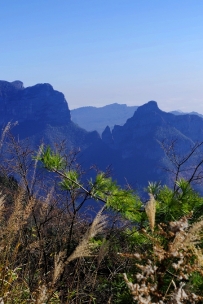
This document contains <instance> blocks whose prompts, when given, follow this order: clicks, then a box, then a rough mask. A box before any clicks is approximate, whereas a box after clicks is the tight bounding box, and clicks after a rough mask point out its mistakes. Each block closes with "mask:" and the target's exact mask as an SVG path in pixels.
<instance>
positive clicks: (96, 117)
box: [70, 103, 203, 135]
mask: <svg viewBox="0 0 203 304" xmlns="http://www.w3.org/2000/svg"><path fill="white" fill-rule="evenodd" d="M137 108H138V106H128V105H126V104H118V103H113V104H109V105H106V106H104V107H92V106H88V107H81V108H77V109H73V110H70V112H71V119H72V121H73V122H75V123H76V124H77V125H79V126H80V127H81V128H84V129H85V130H87V131H93V130H96V131H97V132H98V133H99V134H100V135H101V134H102V132H103V131H104V129H105V128H106V126H109V128H110V129H111V130H112V129H113V127H114V126H115V125H120V126H123V125H124V124H125V122H126V121H127V119H128V118H131V117H132V116H133V114H134V112H135V111H136V110H137ZM169 113H172V114H174V115H185V114H191V115H198V116H200V117H203V115H202V114H199V113H197V112H190V113H184V112H182V111H179V110H176V111H171V112H169Z"/></svg>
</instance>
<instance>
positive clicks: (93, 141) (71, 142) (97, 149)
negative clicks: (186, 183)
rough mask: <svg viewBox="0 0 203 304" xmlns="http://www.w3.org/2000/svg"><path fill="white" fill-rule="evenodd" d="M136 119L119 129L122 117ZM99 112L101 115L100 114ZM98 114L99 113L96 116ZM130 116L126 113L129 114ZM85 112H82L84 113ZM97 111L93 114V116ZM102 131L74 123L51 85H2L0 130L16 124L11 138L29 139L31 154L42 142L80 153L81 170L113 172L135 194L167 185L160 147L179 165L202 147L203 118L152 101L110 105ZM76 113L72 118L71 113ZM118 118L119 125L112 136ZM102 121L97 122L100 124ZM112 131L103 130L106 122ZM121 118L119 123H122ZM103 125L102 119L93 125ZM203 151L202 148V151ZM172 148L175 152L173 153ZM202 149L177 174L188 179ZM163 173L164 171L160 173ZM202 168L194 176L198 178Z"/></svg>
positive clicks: (169, 178)
mask: <svg viewBox="0 0 203 304" xmlns="http://www.w3.org/2000/svg"><path fill="white" fill-rule="evenodd" d="M91 109H92V108H90V109H89V116H85V117H86V123H87V125H90V124H91V123H90V121H91V117H94V118H95V117H96V114H94V113H96V112H97V108H96V109H95V108H93V109H92V112H91ZM132 109H133V111H134V114H132V112H131V114H132V116H131V117H130V118H128V119H127V118H125V119H127V121H126V122H125V123H124V121H123V122H122V123H123V126H122V125H121V120H122V119H123V120H124V116H125V115H127V114H125V115H124V113H128V115H131V114H130V111H132ZM100 110H101V109H100ZM100 110H98V111H99V113H100ZM129 110H130V111H129ZM84 111H86V110H84ZM95 111H96V112H95ZM102 111H103V113H105V116H104V119H103V120H104V122H103V125H102V127H101V124H100V130H101V129H102V128H103V127H104V126H105V127H104V131H103V132H102V138H101V137H100V136H99V134H98V132H96V131H93V132H88V131H86V130H84V129H82V128H81V127H79V126H78V125H76V124H75V123H74V122H73V121H72V120H71V116H72V112H71V115H70V110H69V108H68V104H67V102H66V100H65V97H64V95H63V94H62V93H60V92H58V91H56V90H54V89H53V87H52V86H51V85H50V84H37V85H35V86H32V87H28V88H24V86H23V83H22V82H21V81H14V82H7V81H0V128H1V129H3V127H5V126H6V124H7V123H8V122H13V123H14V122H16V121H17V122H18V123H17V125H15V126H14V127H13V129H12V133H13V134H14V135H15V136H16V139H18V141H20V142H24V141H25V139H26V138H27V137H28V138H29V141H30V143H31V145H32V148H34V149H36V148H37V147H38V145H39V144H40V143H41V141H43V142H44V143H45V144H49V145H52V146H53V145H54V143H60V142H62V141H64V140H65V142H66V147H67V149H69V150H70V149H75V148H80V150H81V153H80V154H79V162H80V163H81V164H82V166H83V168H84V169H86V168H89V166H92V165H96V166H97V168H98V169H99V170H103V171H105V170H106V169H107V168H109V166H110V168H111V170H112V177H113V178H114V179H116V180H117V181H118V183H119V184H120V185H125V184H126V183H129V184H130V185H132V187H133V188H134V189H137V190H141V191H143V187H146V186H147V183H148V181H162V183H166V184H168V185H170V183H171V181H172V179H174V174H173V173H172V170H174V167H173V166H172V164H171V162H170V161H169V159H168V158H167V155H166V151H164V150H163V149H162V147H161V146H162V145H163V144H164V145H166V146H167V145H168V149H169V150H168V151H169V154H170V156H171V159H172V160H173V159H174V153H173V152H175V154H176V155H177V156H178V158H179V160H180V159H181V158H182V157H184V155H187V153H188V151H190V150H191V147H194V145H195V143H197V142H203V118H202V117H200V116H198V115H196V114H184V115H174V114H172V113H166V112H164V111H161V110H160V109H159V108H158V105H157V103H156V102H155V101H150V102H148V103H146V104H144V105H142V106H140V107H138V108H137V107H134V108H133V107H127V106H126V105H117V104H113V105H109V106H106V107H103V108H102ZM73 113H74V112H73ZM116 113H118V116H119V115H120V116H119V124H120V125H115V126H114V127H113V129H112V130H111V128H112V126H113V124H114V121H113V118H112V117H113V116H112V115H114V117H115V119H116V116H117V114H116ZM99 117H100V118H99ZM107 118H108V119H109V120H110V126H106V124H107V120H108V119H107ZM121 118H122V119H121ZM99 119H102V115H101V113H100V114H99V115H98V116H97V120H98V121H99ZM202 146H203V145H202ZM172 147H175V148H174V151H173V150H172ZM202 155H203V148H201V147H200V149H199V150H198V153H194V155H193V157H192V159H190V161H189V162H187V163H186V164H185V166H183V167H182V168H181V170H182V172H181V174H184V176H185V175H186V177H187V176H188V174H189V173H188V169H189V168H191V166H193V168H194V165H195V164H197V163H198V161H199V160H200V159H202ZM164 167H165V168H167V171H164V170H163V168H164ZM201 172H203V168H202V167H201V166H200V167H199V170H198V171H197V173H198V174H200V175H199V176H201V175H202V173H201Z"/></svg>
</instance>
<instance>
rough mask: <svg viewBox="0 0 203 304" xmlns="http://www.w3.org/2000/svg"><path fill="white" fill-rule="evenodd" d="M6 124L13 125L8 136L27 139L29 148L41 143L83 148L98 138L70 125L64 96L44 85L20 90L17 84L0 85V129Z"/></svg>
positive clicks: (18, 82)
mask: <svg viewBox="0 0 203 304" xmlns="http://www.w3.org/2000/svg"><path fill="white" fill-rule="evenodd" d="M8 122H12V123H15V122H17V125H16V126H15V127H14V128H13V129H12V133H13V134H14V135H16V136H18V138H19V140H24V139H25V138H27V137H29V138H30V142H31V143H32V145H33V147H36V146H37V145H39V143H40V142H41V140H43V141H44V142H45V143H46V144H51V145H53V144H54V142H61V141H62V140H65V141H66V145H67V147H68V148H69V149H71V148H75V147H81V148H86V147H87V146H89V145H90V144H91V142H92V141H94V140H97V139H98V138H99V134H98V133H97V132H91V133H90V132H87V131H85V130H83V129H82V128H80V127H79V126H77V125H76V124H74V123H73V122H72V121H71V117H70V110H69V108H68V103H67V101H66V99H65V97H64V95H63V94H62V93H61V92H58V91H56V90H54V89H53V87H52V86H51V85H50V84H47V83H44V84H37V85H34V86H31V87H27V88H24V86H23V83H22V82H21V81H14V82H7V81H0V127H1V128H3V127H5V126H6V124H7V123H8Z"/></svg>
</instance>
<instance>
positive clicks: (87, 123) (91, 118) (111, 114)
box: [71, 103, 138, 134]
mask: <svg viewBox="0 0 203 304" xmlns="http://www.w3.org/2000/svg"><path fill="white" fill-rule="evenodd" d="M137 108H138V107H137V106H127V105H126V104H118V103H113V104H110V105H106V106H104V107H100V108H97V107H81V108H78V109H74V110H71V118H72V121H73V122H75V123H76V124H78V125H79V126H80V127H82V128H84V129H85V130H87V131H93V130H96V131H97V132H99V134H101V133H102V132H103V131H104V129H105V128H106V126H109V127H110V129H112V128H113V127H114V126H115V125H121V126H122V125H124V123H125V122H126V120H127V119H128V118H130V117H132V116H133V114H134V112H135V111H136V110H137Z"/></svg>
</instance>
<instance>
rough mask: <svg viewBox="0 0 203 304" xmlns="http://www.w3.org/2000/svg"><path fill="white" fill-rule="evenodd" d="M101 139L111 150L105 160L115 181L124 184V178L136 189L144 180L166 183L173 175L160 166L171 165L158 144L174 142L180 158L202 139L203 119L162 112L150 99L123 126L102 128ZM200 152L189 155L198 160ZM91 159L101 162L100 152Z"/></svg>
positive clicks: (169, 166) (170, 166) (144, 185)
mask: <svg viewBox="0 0 203 304" xmlns="http://www.w3.org/2000/svg"><path fill="white" fill-rule="evenodd" d="M102 140H103V143H104V144H105V145H107V146H108V149H109V148H111V150H112V151H113V152H112V155H114V156H113V157H112V158H111V156H110V154H111V153H110V152H109V153H108V159H109V162H111V165H112V168H113V169H114V172H115V178H116V179H117V180H118V181H119V183H121V184H124V183H125V180H127V181H128V182H129V183H130V184H131V185H132V186H133V187H135V188H137V189H138V188H139V187H141V188H142V189H143V187H146V185H147V183H148V181H162V182H163V183H166V184H170V182H171V181H172V179H173V178H174V176H173V174H170V173H169V172H166V171H164V170H163V168H167V169H169V170H170V169H174V167H173V166H172V164H171V163H170V162H169V160H168V158H167V157H166V153H165V152H164V150H163V149H162V147H161V146H162V144H165V145H170V144H171V143H172V142H174V141H175V142H176V144H175V152H176V154H177V156H178V157H179V159H181V157H184V155H187V153H188V151H190V149H191V147H192V146H194V144H195V143H196V142H201V141H203V119H202V118H201V117H199V116H196V115H180V116H176V115H173V114H171V113H166V112H163V111H161V110H160V109H159V108H158V106H157V103H156V102H155V101H150V102H148V103H147V104H144V105H143V106H140V107H139V108H138V109H137V111H136V112H135V113H134V115H133V117H132V118H129V119H128V120H127V122H126V123H125V124H124V125H123V126H117V125H116V126H114V128H113V130H112V132H111V131H110V129H109V128H106V129H105V131H104V132H103V134H102ZM201 153H203V151H202V152H201ZM201 153H200V151H199V154H198V155H196V156H194V157H193V161H194V162H196V163H198V160H199V157H201V155H202V154H201ZM115 155H116V156H115ZM94 157H95V156H94ZM95 162H98V163H99V162H101V163H102V162H103V159H102V155H100V156H99V157H98V160H97V159H96V157H95ZM188 165H191V163H187V166H188ZM185 169H187V168H185Z"/></svg>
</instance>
